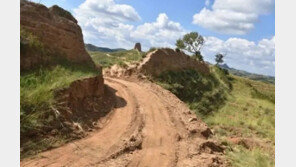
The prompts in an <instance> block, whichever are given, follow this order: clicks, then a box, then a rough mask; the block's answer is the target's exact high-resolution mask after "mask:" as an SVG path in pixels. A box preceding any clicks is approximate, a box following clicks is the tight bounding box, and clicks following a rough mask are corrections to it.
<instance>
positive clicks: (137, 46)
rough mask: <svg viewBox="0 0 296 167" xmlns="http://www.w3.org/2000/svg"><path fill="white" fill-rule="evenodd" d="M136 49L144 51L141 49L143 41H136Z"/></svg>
mask: <svg viewBox="0 0 296 167" xmlns="http://www.w3.org/2000/svg"><path fill="white" fill-rule="evenodd" d="M134 49H136V50H138V51H139V52H141V51H142V49H141V43H136V44H135V47H134Z"/></svg>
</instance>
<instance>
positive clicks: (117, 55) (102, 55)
mask: <svg viewBox="0 0 296 167" xmlns="http://www.w3.org/2000/svg"><path fill="white" fill-rule="evenodd" d="M89 54H90V55H91V57H92V59H93V61H94V62H95V63H96V64H99V65H101V66H102V67H103V68H107V67H111V66H112V65H115V64H118V65H120V66H123V67H124V66H127V63H132V62H138V61H140V60H141V59H142V58H143V56H144V53H142V52H138V51H137V50H126V51H117V52H112V53H106V52H89Z"/></svg>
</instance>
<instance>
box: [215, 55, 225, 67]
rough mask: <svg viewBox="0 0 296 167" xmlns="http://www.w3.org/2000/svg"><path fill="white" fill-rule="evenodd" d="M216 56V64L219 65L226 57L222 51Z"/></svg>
mask: <svg viewBox="0 0 296 167" xmlns="http://www.w3.org/2000/svg"><path fill="white" fill-rule="evenodd" d="M215 57H216V58H215V61H216V65H218V64H220V63H223V62H224V60H223V58H224V57H225V56H224V55H223V54H221V53H218V54H216V56H215Z"/></svg>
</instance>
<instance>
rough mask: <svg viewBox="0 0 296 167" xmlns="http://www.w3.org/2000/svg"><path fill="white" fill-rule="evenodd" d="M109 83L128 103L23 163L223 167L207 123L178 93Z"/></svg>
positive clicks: (141, 84)
mask: <svg viewBox="0 0 296 167" xmlns="http://www.w3.org/2000/svg"><path fill="white" fill-rule="evenodd" d="M105 83H106V84H107V85H108V86H110V87H111V88H113V89H115V90H117V92H116V95H117V96H119V97H121V98H123V99H124V100H125V101H126V105H122V104H121V103H123V102H122V101H120V99H117V102H116V103H117V104H119V105H120V106H121V107H119V108H116V109H114V111H112V112H111V113H110V114H109V116H107V117H106V120H107V121H106V122H107V123H105V125H104V127H103V128H102V129H100V130H98V131H96V132H94V133H93V134H92V135H91V136H89V137H87V138H84V139H81V140H77V141H74V142H71V143H69V144H66V145H64V146H62V147H59V148H57V149H53V150H50V151H46V152H43V153H41V154H39V156H38V157H36V158H31V159H24V160H23V161H21V166H102V167H104V166H106V167H121V166H131V167H134V166H143V167H173V166H180V167H181V166H182V167H183V166H192V167H193V166H225V163H224V160H223V156H222V153H221V152H217V151H216V150H215V149H213V147H215V144H214V142H212V141H210V140H208V139H207V137H208V136H207V135H202V134H203V133H204V132H206V131H207V130H208V128H207V126H206V125H205V124H204V123H203V122H202V121H201V120H198V119H196V117H195V115H194V114H191V113H190V110H189V109H188V108H187V106H186V105H185V104H184V103H183V102H181V101H180V100H179V99H178V98H177V97H176V96H175V95H173V94H172V93H170V92H169V91H167V90H164V89H163V88H161V87H159V86H157V85H155V84H153V83H151V82H142V81H139V80H133V81H131V80H130V81H128V80H123V79H118V78H117V79H116V78H109V77H106V78H105ZM217 147H218V146H217Z"/></svg>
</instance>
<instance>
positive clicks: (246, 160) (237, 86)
mask: <svg viewBox="0 0 296 167" xmlns="http://www.w3.org/2000/svg"><path fill="white" fill-rule="evenodd" d="M210 69H211V74H210V75H202V74H199V73H197V72H195V71H193V70H186V71H181V72H166V73H163V74H162V75H160V76H159V77H158V78H154V81H155V82H156V83H158V84H159V85H161V86H162V87H164V88H165V89H168V90H170V91H171V92H172V93H174V94H175V95H176V96H178V97H179V98H180V99H181V100H182V101H184V102H186V103H187V104H188V106H189V107H190V108H191V109H192V110H193V111H195V112H196V114H197V115H198V116H199V117H201V118H202V119H203V121H204V122H206V123H207V124H208V125H209V126H210V127H211V129H213V130H214V134H215V135H214V138H215V139H217V140H219V141H228V140H229V138H230V137H239V138H249V139H254V140H255V139H256V141H261V142H260V143H263V147H262V148H261V147H258V148H254V149H246V148H244V147H242V146H240V145H235V144H228V146H229V149H228V151H226V152H227V153H226V156H227V157H228V159H229V160H230V162H231V164H232V166H237V167H246V166H252V167H253V166H254V167H257V166H258V167H269V166H274V144H275V140H274V137H275V131H274V130H275V106H274V97H275V96H274V85H272V84H267V83H263V82H259V81H253V80H250V79H246V78H241V77H237V76H232V75H231V76H229V74H228V73H227V71H225V70H222V69H220V68H217V67H215V66H212V67H211V68H210Z"/></svg>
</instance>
